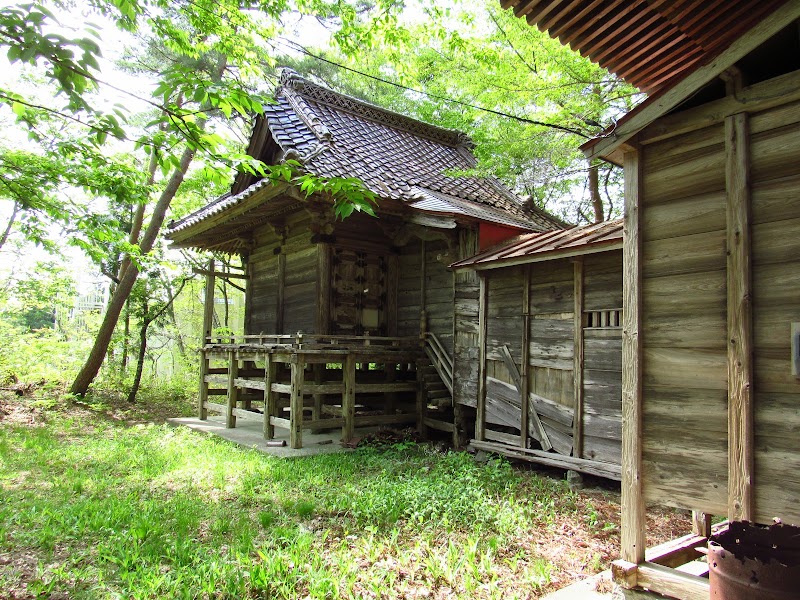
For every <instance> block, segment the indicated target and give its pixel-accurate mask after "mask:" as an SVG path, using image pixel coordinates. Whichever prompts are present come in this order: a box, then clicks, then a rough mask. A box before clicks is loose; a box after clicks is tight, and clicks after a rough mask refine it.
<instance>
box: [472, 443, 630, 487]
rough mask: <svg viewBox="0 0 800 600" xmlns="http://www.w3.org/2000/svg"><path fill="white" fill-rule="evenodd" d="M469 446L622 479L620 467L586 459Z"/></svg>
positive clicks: (489, 445)
mask: <svg viewBox="0 0 800 600" xmlns="http://www.w3.org/2000/svg"><path fill="white" fill-rule="evenodd" d="M469 445H470V446H471V447H473V448H475V449H476V450H486V451H487V452H496V453H497V454H503V455H504V456H511V457H514V458H519V459H522V460H528V461H531V462H537V463H540V464H543V465H549V466H552V467H559V468H562V469H572V470H574V471H580V472H581V473H588V474H589V475H597V476H599V477H606V478H607V479H614V480H616V481H619V480H620V479H621V478H622V475H621V472H620V468H619V466H618V465H612V464H608V463H599V462H595V461H593V460H587V459H585V458H575V457H574V456H562V455H560V454H554V453H553V452H544V451H542V450H532V449H530V448H512V447H509V446H506V445H504V444H498V443H495V442H486V441H480V440H472V441H470V443H469Z"/></svg>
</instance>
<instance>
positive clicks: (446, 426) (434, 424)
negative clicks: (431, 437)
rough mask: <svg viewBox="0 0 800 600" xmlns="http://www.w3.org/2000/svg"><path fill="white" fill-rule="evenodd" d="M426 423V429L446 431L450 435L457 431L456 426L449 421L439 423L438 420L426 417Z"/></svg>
mask: <svg viewBox="0 0 800 600" xmlns="http://www.w3.org/2000/svg"><path fill="white" fill-rule="evenodd" d="M424 421H425V426H426V427H430V428H431V429H436V430H437V431H446V432H448V433H452V432H453V431H455V429H456V426H455V425H453V424H452V423H448V422H447V421H439V420H438V419H431V418H429V417H426V418H425V419H424Z"/></svg>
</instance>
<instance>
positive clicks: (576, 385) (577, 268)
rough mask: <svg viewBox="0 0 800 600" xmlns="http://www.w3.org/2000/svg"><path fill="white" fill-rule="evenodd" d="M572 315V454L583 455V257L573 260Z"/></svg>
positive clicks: (579, 456)
mask: <svg viewBox="0 0 800 600" xmlns="http://www.w3.org/2000/svg"><path fill="white" fill-rule="evenodd" d="M572 264H573V277H574V281H573V292H574V309H573V311H574V317H573V329H574V331H573V341H572V344H573V345H572V352H573V362H572V377H573V389H574V390H575V391H574V393H575V411H574V413H573V415H574V416H573V419H572V455H573V456H576V457H577V458H582V455H583V258H582V257H579V258H576V259H574V261H573V263H572Z"/></svg>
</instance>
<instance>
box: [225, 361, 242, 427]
mask: <svg viewBox="0 0 800 600" xmlns="http://www.w3.org/2000/svg"><path fill="white" fill-rule="evenodd" d="M238 376H239V358H238V357H237V356H236V351H235V350H230V351H229V352H228V406H227V410H226V411H225V427H227V428H228V429H232V428H234V427H236V415H235V414H234V413H233V409H234V408H236V407H237V404H238V403H239V388H238V387H236V378H237V377H238Z"/></svg>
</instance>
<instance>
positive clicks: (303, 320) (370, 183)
mask: <svg viewBox="0 0 800 600" xmlns="http://www.w3.org/2000/svg"><path fill="white" fill-rule="evenodd" d="M471 147H472V144H471V142H470V141H469V140H468V138H466V136H464V135H463V134H462V133H459V132H456V131H451V130H447V129H442V128H440V127H436V126H433V125H429V124H427V123H422V122H420V121H416V120H414V119H410V118H408V117H405V116H403V115H399V114H396V113H393V112H390V111H387V110H384V109H381V108H379V107H376V106H373V105H371V104H368V103H366V102H362V101H359V100H356V99H354V98H351V97H349V96H345V95H343V94H339V93H337V92H335V91H333V90H330V89H328V88H325V87H323V86H320V85H317V84H314V83H312V82H311V81H309V80H307V79H305V78H303V77H300V76H299V75H298V74H297V73H294V72H293V71H290V70H284V72H283V74H282V76H281V80H280V86H279V88H278V90H277V91H276V94H275V103H274V104H270V105H268V106H266V108H265V113H264V115H263V116H260V117H258V118H257V119H256V122H255V125H254V128H253V133H252V137H251V139H250V145H249V147H248V154H249V155H250V156H253V157H255V158H258V159H260V160H262V161H263V162H264V163H266V164H279V163H281V162H283V161H285V160H288V159H294V160H296V161H298V162H299V163H300V164H301V165H302V167H303V169H305V171H306V172H308V173H311V174H314V175H317V176H319V177H328V178H330V177H357V178H359V179H361V180H362V181H363V182H364V184H365V185H366V186H367V187H368V188H369V189H370V190H371V191H372V192H373V193H374V194H375V195H376V196H377V198H378V204H377V207H376V213H377V216H378V218H374V217H370V216H368V215H365V214H359V213H356V214H354V215H353V216H351V217H349V218H347V219H345V220H343V221H337V220H336V219H335V217H334V214H333V210H332V204H331V201H330V199H329V198H325V197H320V196H317V195H314V196H312V197H310V198H306V197H305V195H304V194H303V193H302V192H301V191H300V190H299V189H297V186H295V185H293V184H292V183H272V182H271V181H269V180H258V179H257V178H255V177H253V176H251V175H246V174H241V175H239V176H238V177H237V178H236V180H235V182H234V183H233V186H232V189H231V192H230V193H229V194H226V195H225V196H223V197H221V198H218V199H216V200H215V201H213V202H211V203H210V204H209V205H208V206H206V207H204V208H202V209H201V210H199V211H197V212H195V213H193V214H191V215H188V216H186V217H184V218H183V219H181V220H179V221H177V222H173V223H171V225H170V231H169V238H170V239H171V240H172V244H173V246H176V247H181V248H198V249H204V250H215V251H219V252H223V253H228V254H234V253H235V254H240V255H241V257H242V261H243V263H244V264H245V265H246V272H245V273H243V274H241V275H239V278H240V279H241V280H242V281H244V282H245V283H246V302H245V313H246V315H245V331H244V332H243V335H237V336H233V337H231V336H224V337H220V336H214V335H213V332H212V330H211V319H210V318H208V319H207V320H206V323H205V326H204V338H203V350H202V352H203V356H204V359H203V361H202V365H201V389H200V406H199V414H200V415H201V418H205V416H206V412H207V411H208V410H214V411H216V412H222V413H224V414H226V416H227V421H228V425H229V426H231V427H233V426H235V423H236V419H237V418H240V419H262V418H263V420H264V431H265V434H266V435H268V436H271V435H273V433H274V432H273V429H274V427H275V426H280V427H288V428H289V429H290V430H291V436H292V437H291V442H292V445H294V446H297V447H299V446H300V445H301V444H302V430H303V429H321V428H323V426H324V427H326V428H328V427H333V426H340V425H341V426H342V427H343V430H344V437H345V438H346V439H349V438H350V437H352V435H353V428H354V427H356V426H359V425H366V424H372V425H376V424H399V423H409V422H410V423H416V424H417V425H418V426H419V427H420V428H422V429H424V428H426V427H433V428H436V429H442V430H444V431H446V432H450V433H453V434H454V436H456V437H457V436H458V434H459V427H460V426H459V423H460V421H459V419H458V410H459V408H458V407H459V406H463V405H459V404H456V405H454V403H453V396H454V394H455V396H456V398H458V395H459V394H460V393H462V392H463V388H454V386H453V378H454V371H458V372H470V370H471V362H472V356H473V355H474V354H475V352H474V351H473V347H474V344H475V338H474V336H473V335H472V334H471V333H470V332H472V331H476V330H477V326H478V325H477V321H478V317H477V303H478V299H477V291H478V290H477V285H476V283H475V282H474V281H473V279H472V278H470V277H469V276H467V277H454V275H453V272H452V271H450V270H449V269H448V265H449V264H450V263H451V262H453V261H454V260H458V259H460V258H465V257H467V256H470V255H472V254H474V253H475V252H477V251H478V250H479V249H480V248H481V247H483V246H485V245H488V244H490V243H494V242H496V241H497V240H498V239H506V238H509V237H513V236H515V235H518V234H520V233H522V232H527V231H542V230H549V229H553V228H560V227H561V226H562V223H561V222H560V221H558V220H557V219H555V218H553V217H551V216H550V215H548V214H547V213H545V212H544V211H541V210H539V209H537V208H535V207H530V206H525V205H524V204H523V203H522V202H521V201H520V200H519V199H518V198H517V197H516V196H515V195H514V194H513V193H512V192H511V191H509V190H508V189H507V188H505V187H504V186H503V185H502V184H500V183H499V182H498V181H497V180H495V179H493V178H484V177H471V176H470V177H468V176H455V177H454V176H450V174H449V172H450V171H465V170H469V169H470V168H472V167H474V166H475V165H476V162H475V159H474V157H473V155H472V153H471ZM206 274H207V276H208V277H209V282H208V283H207V289H208V290H213V278H214V277H220V276H222V275H221V274H219V273H217V272H215V271H214V270H213V269H209V270H208V271H207V272H206ZM212 304H213V297H210V298H209V299H208V300H207V301H206V307H207V308H209V307H210V306H211V305H212ZM456 323H458V326H457V325H456ZM212 363H213V364H212ZM276 363H277V366H276ZM332 365H339V366H338V367H336V368H334V367H332ZM356 365H358V368H357V371H358V372H357V373H355V372H354V370H356ZM343 371H344V372H343ZM276 378H277V379H276ZM381 394H384V395H386V397H385V398H384V397H383V396H381ZM370 395H372V396H376V395H377V396H378V398H377V399H376V398H374V397H371V396H370ZM215 396H224V397H225V401H224V402H214V401H213V400H214V397H215ZM209 398H210V400H209ZM415 398H416V399H415ZM256 407H257V408H258V410H260V411H261V412H260V413H256V412H255V409H256ZM362 409H363V410H362ZM304 413H305V419H304ZM376 413H379V414H376ZM287 415H288V416H287ZM461 429H463V427H461ZM462 437H463V436H462Z"/></svg>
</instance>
